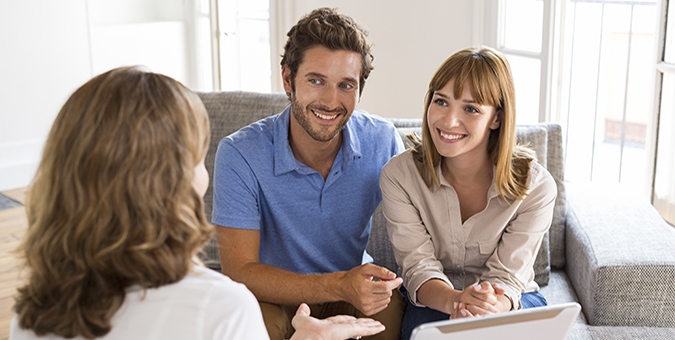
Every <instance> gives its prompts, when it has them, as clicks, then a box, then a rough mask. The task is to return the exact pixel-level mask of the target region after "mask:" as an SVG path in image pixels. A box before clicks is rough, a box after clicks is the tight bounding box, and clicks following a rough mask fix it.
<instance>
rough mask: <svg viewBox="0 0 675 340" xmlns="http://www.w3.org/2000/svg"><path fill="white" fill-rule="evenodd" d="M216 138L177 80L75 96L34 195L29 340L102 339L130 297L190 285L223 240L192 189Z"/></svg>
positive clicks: (22, 294)
mask: <svg viewBox="0 0 675 340" xmlns="http://www.w3.org/2000/svg"><path fill="white" fill-rule="evenodd" d="M209 138H210V129H209V122H208V116H207V113H206V109H205V108H204V105H203V104H202V102H201V100H200V99H199V97H198V96H197V95H196V94H195V93H193V92H191V91H190V90H188V89H187V88H186V87H184V86H183V85H181V84H180V83H179V82H177V81H176V80H173V79H171V78H169V77H167V76H163V75H160V74H154V73H150V72H146V71H143V70H141V69H139V68H136V67H124V68H118V69H113V70H111V71H108V72H106V73H104V74H101V75H99V76H96V77H94V78H93V79H91V80H90V81H88V82H87V83H86V84H84V85H83V86H82V87H80V88H79V89H78V90H77V91H75V93H73V95H72V96H71V97H70V98H69V99H68V100H67V102H66V103H65V105H64V106H63V108H62V109H61V111H60V112H59V114H58V116H57V117H56V120H55V121H54V124H53V126H52V129H51V131H50V133H49V136H48V139H47V142H46V144H45V147H44V152H43V155H42V160H41V162H40V166H39V168H38V171H37V174H36V176H35V179H34V182H33V184H32V186H31V190H30V192H29V195H28V201H27V205H26V210H27V214H28V232H27V235H26V237H25V239H24V241H23V243H22V245H21V247H20V248H19V250H20V252H21V254H22V256H23V257H24V258H25V261H26V266H27V268H28V270H29V278H28V282H27V284H26V285H24V286H22V287H21V288H19V294H18V297H17V298H16V305H15V310H16V312H17V314H18V317H19V324H20V326H21V327H22V328H24V329H31V330H33V331H34V332H35V333H36V334H37V335H44V334H47V333H53V334H56V335H58V336H61V337H65V338H70V337H74V336H82V337H85V338H94V337H100V336H103V335H105V334H107V333H108V332H109V331H110V329H111V324H110V319H111V317H112V316H113V315H114V314H115V312H116V311H117V310H118V309H119V307H120V306H121V304H122V302H123V301H124V297H125V289H126V288H128V287H129V286H132V285H138V286H140V287H141V288H143V289H147V288H153V287H159V286H162V285H166V284H170V283H173V282H177V281H179V280H181V279H182V278H183V277H185V276H186V275H187V273H188V271H189V270H190V268H191V266H192V261H193V257H194V256H195V254H196V253H197V252H198V251H199V250H200V249H201V248H202V246H203V245H204V244H205V242H206V241H207V240H208V239H209V237H210V235H211V232H212V226H211V225H210V224H209V223H208V222H207V220H206V217H205V214H204V209H203V202H202V198H201V197H200V195H199V194H198V193H197V192H196V191H195V190H194V189H193V187H192V179H193V172H194V168H195V166H197V165H198V164H199V163H200V161H201V160H202V159H203V158H204V156H205V154H206V151H207V148H208V144H209Z"/></svg>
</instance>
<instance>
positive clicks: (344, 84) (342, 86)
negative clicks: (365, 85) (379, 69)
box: [340, 83, 354, 90]
mask: <svg viewBox="0 0 675 340" xmlns="http://www.w3.org/2000/svg"><path fill="white" fill-rule="evenodd" d="M340 87H341V88H343V89H345V90H351V89H353V88H354V85H352V84H349V83H342V84H340Z"/></svg>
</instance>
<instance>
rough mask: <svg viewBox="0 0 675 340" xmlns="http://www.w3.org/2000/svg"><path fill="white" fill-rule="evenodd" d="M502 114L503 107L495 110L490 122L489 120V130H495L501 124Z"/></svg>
mask: <svg viewBox="0 0 675 340" xmlns="http://www.w3.org/2000/svg"><path fill="white" fill-rule="evenodd" d="M503 116H504V109H499V110H496V111H495V114H494V115H493V116H492V122H490V130H497V129H499V127H500V126H501V125H502V117H503Z"/></svg>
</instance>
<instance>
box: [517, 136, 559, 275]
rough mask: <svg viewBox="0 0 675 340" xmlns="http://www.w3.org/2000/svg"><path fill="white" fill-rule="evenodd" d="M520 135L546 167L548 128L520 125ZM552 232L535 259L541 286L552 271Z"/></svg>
mask: <svg viewBox="0 0 675 340" xmlns="http://www.w3.org/2000/svg"><path fill="white" fill-rule="evenodd" d="M516 133H517V136H518V143H520V144H522V145H525V146H527V147H529V148H530V149H532V150H534V152H535V153H536V154H537V159H538V162H539V164H541V165H543V166H544V167H546V164H547V157H546V156H547V151H548V147H547V141H548V133H547V130H546V128H544V127H543V126H541V125H520V126H518V127H517V129H516ZM549 234H550V232H547V233H546V235H544V239H543V240H542V241H541V247H540V248H539V253H538V254H537V258H536V260H535V261H534V281H535V282H537V284H539V285H540V286H545V285H547V284H548V280H549V275H550V273H551V262H550V255H549V254H550V253H549V250H550V240H549Z"/></svg>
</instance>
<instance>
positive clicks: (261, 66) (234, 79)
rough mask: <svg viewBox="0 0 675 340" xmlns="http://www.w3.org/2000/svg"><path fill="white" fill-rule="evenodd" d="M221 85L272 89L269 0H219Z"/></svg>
mask: <svg viewBox="0 0 675 340" xmlns="http://www.w3.org/2000/svg"><path fill="white" fill-rule="evenodd" d="M217 4H218V6H217V7H218V26H219V28H218V31H219V32H218V33H219V38H220V53H219V54H220V60H219V62H220V89H221V90H223V91H235V90H241V91H252V92H270V90H271V83H272V79H271V69H270V63H271V62H270V29H269V27H270V26H269V25H270V23H269V22H270V20H269V17H270V16H269V0H218V1H217Z"/></svg>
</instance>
